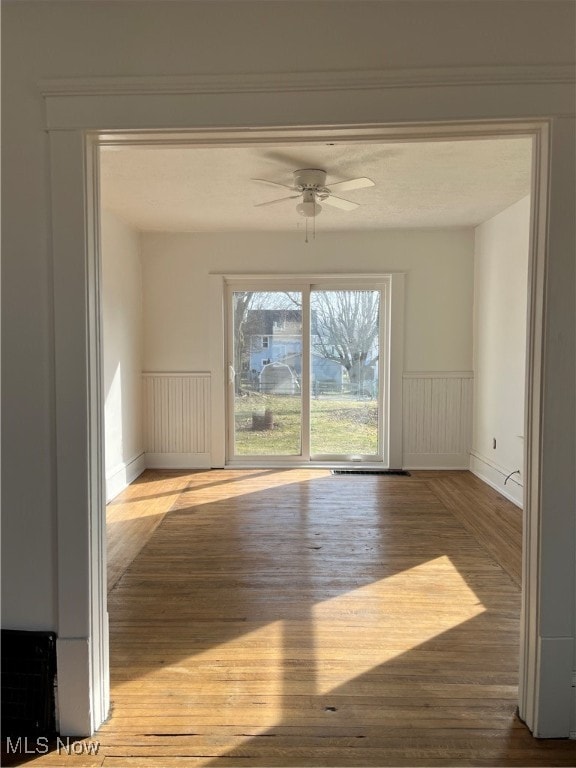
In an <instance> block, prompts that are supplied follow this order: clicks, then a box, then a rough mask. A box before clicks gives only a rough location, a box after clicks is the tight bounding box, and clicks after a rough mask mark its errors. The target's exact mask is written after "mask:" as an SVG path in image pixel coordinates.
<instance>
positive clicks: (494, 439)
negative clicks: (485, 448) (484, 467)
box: [492, 437, 496, 450]
mask: <svg viewBox="0 0 576 768" xmlns="http://www.w3.org/2000/svg"><path fill="white" fill-rule="evenodd" d="M492 448H494V450H496V438H495V437H493V438H492Z"/></svg>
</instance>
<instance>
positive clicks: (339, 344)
mask: <svg viewBox="0 0 576 768" xmlns="http://www.w3.org/2000/svg"><path fill="white" fill-rule="evenodd" d="M379 306H380V294H379V292H378V291H362V290H347V291H313V292H312V296H311V307H312V347H313V349H314V351H315V352H318V353H319V354H321V355H322V357H324V358H326V359H328V360H335V361H336V362H338V363H340V364H341V365H342V366H344V368H345V369H346V370H347V371H348V376H349V378H350V381H351V382H352V383H353V384H355V385H356V386H357V388H358V390H359V391H362V387H363V384H364V382H365V381H367V380H369V379H371V378H373V377H374V368H373V366H374V363H375V362H376V361H377V360H378V326H379Z"/></svg>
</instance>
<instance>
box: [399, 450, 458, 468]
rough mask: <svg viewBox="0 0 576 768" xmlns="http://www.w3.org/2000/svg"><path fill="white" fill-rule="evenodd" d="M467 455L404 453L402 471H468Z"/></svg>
mask: <svg viewBox="0 0 576 768" xmlns="http://www.w3.org/2000/svg"><path fill="white" fill-rule="evenodd" d="M469 466H470V459H469V456H468V454H467V453H405V454H404V460H403V462H402V468H403V469H469Z"/></svg>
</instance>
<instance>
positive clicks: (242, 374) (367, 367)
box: [227, 280, 387, 464]
mask: <svg viewBox="0 0 576 768" xmlns="http://www.w3.org/2000/svg"><path fill="white" fill-rule="evenodd" d="M386 296H387V289H386V285H385V284H382V285H377V286H373V285H370V286H369V287H368V286H367V287H364V286H363V285H346V284H345V283H343V281H342V280H335V281H333V283H332V282H331V281H329V282H326V283H325V282H322V283H320V284H318V283H314V282H312V281H310V282H306V281H304V280H302V281H298V283H296V284H293V285H287V284H285V282H284V281H278V283H277V284H276V283H275V282H274V281H270V282H268V281H267V282H266V285H265V287H261V284H259V283H258V281H254V283H251V282H249V281H244V280H243V281H241V282H239V283H238V284H230V286H229V290H228V298H227V302H228V344H227V349H228V403H229V406H228V432H229V440H228V459H229V460H231V461H233V462H234V461H237V462H240V463H244V464H249V463H254V462H256V461H261V462H263V463H265V462H266V461H267V460H270V461H272V460H274V461H275V462H278V461H279V462H281V463H286V464H302V463H306V462H310V461H314V462H323V461H326V462H328V461H330V462H348V461H370V462H383V461H384V460H385V453H386V451H385V448H386V434H385V431H386V419H385V418H384V416H385V409H384V407H383V405H384V403H385V402H386V388H385V379H386V377H385V375H384V374H383V366H384V364H385V363H384V358H383V357H382V352H383V350H386V348H387V345H386V343H385V336H386V324H385V322H384V321H385V316H386V312H385V311H384V310H385V304H386Z"/></svg>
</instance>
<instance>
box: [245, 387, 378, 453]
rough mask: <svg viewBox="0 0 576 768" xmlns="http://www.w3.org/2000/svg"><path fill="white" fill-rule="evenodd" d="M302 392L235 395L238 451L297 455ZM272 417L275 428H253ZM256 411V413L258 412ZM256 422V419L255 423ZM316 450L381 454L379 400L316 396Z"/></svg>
mask: <svg viewBox="0 0 576 768" xmlns="http://www.w3.org/2000/svg"><path fill="white" fill-rule="evenodd" d="M300 408H301V403H300V397H299V396H298V397H290V396H280V395H262V394H259V393H251V394H250V395H243V396H240V397H237V398H236V400H235V409H236V413H235V422H236V455H237V456H256V455H268V456H298V455H299V454H300ZM266 411H267V412H268V422H270V421H271V422H272V424H273V428H272V429H254V428H253V427H254V423H255V422H256V423H257V422H258V421H259V420H260V422H263V421H264V418H265V417H264V414H265V412H266ZM254 414H255V418H254V416H253V415H254ZM256 425H257V424H256ZM311 443H312V445H311V449H312V453H314V454H320V453H335V454H368V455H374V454H376V453H378V405H377V402H376V400H365V399H352V398H350V399H348V398H343V397H340V398H336V397H332V396H329V395H322V396H320V397H319V398H317V399H316V398H314V399H312V401H311Z"/></svg>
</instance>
